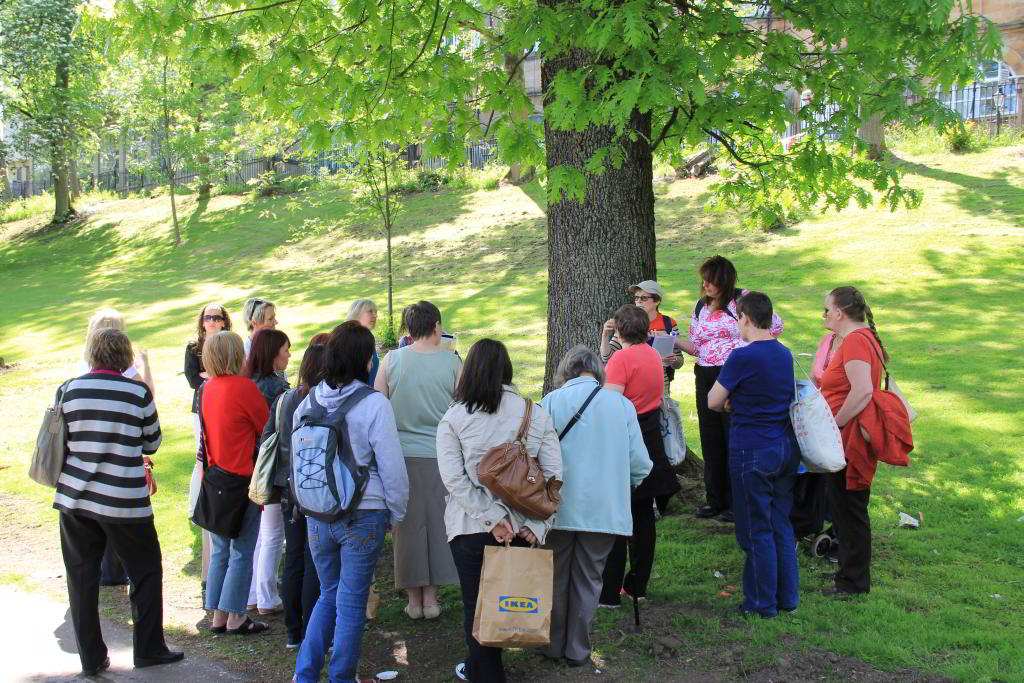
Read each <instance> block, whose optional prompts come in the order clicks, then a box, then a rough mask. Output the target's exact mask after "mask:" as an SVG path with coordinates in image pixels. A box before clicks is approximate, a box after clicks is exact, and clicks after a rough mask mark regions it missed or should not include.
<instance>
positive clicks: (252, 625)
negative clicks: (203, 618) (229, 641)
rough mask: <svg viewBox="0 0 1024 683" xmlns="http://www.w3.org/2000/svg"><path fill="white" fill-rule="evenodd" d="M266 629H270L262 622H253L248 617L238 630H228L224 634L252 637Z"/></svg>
mask: <svg viewBox="0 0 1024 683" xmlns="http://www.w3.org/2000/svg"><path fill="white" fill-rule="evenodd" d="M268 628H270V627H269V626H267V625H266V624H264V623H263V622H262V621H253V620H252V619H250V618H249V617H246V618H245V621H243V622H242V625H241V626H239V627H238V628H229V629H227V630H226V631H224V632H225V633H227V634H228V635H229V636H253V635H256V634H257V633H263V632H264V631H266V630H267V629H268Z"/></svg>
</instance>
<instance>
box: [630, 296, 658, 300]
mask: <svg viewBox="0 0 1024 683" xmlns="http://www.w3.org/2000/svg"><path fill="white" fill-rule="evenodd" d="M652 299H654V297H653V296H647V295H644V296H634V297H633V301H651V300H652Z"/></svg>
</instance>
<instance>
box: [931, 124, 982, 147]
mask: <svg viewBox="0 0 1024 683" xmlns="http://www.w3.org/2000/svg"><path fill="white" fill-rule="evenodd" d="M942 137H943V139H944V140H945V141H946V148H947V149H949V151H950V152H954V153H956V154H966V153H968V152H980V151H981V150H983V149H985V147H987V146H988V136H987V135H985V134H984V133H983V132H982V131H981V127H980V126H978V125H977V124H976V123H975V122H974V121H968V122H967V123H965V124H963V125H957V126H953V127H952V128H950V129H949V130H947V131H946V133H945V134H944V135H943V136H942Z"/></svg>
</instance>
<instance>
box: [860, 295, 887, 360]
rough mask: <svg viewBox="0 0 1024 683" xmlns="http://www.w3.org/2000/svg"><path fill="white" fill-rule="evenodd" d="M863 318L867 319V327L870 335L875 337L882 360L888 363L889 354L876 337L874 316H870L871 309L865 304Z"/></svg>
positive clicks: (880, 340) (880, 339)
mask: <svg viewBox="0 0 1024 683" xmlns="http://www.w3.org/2000/svg"><path fill="white" fill-rule="evenodd" d="M864 317H865V318H866V319H867V323H868V327H870V328H871V334H873V335H875V341H877V342H878V346H879V348H881V349H882V358H883V359H884V360H885V362H886V363H888V362H889V352H888V351H886V350H885V344H883V343H882V338H881V337H879V336H878V329H877V328H876V327H875V316H873V315H871V307H870V306H868V305H867V304H864Z"/></svg>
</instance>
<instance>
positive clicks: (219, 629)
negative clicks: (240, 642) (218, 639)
mask: <svg viewBox="0 0 1024 683" xmlns="http://www.w3.org/2000/svg"><path fill="white" fill-rule="evenodd" d="M227 630H228V627H227V626H211V627H210V633H217V634H220V633H224V632H225V631H227Z"/></svg>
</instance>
